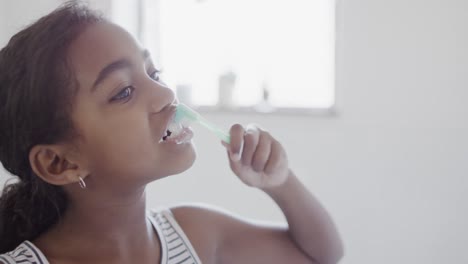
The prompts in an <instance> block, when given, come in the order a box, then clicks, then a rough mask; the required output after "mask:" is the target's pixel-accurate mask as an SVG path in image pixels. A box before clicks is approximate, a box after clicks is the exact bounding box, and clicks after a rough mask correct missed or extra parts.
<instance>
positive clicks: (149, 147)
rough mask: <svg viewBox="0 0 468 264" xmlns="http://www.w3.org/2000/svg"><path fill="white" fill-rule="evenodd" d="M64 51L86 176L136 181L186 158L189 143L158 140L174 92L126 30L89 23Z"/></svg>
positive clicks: (181, 165)
mask: <svg viewBox="0 0 468 264" xmlns="http://www.w3.org/2000/svg"><path fill="white" fill-rule="evenodd" d="M69 56H70V57H69V58H70V64H71V66H72V69H71V70H72V71H73V72H74V73H75V76H76V79H77V81H78V84H79V89H78V92H77V94H76V97H75V100H74V106H73V111H72V120H73V122H74V125H75V127H76V129H77V130H78V131H77V132H78V134H79V135H80V137H79V140H78V142H77V148H78V151H79V152H78V153H79V156H80V159H81V161H82V164H84V166H85V167H86V169H87V171H88V172H89V173H90V174H89V177H87V178H86V179H85V180H86V182H87V183H88V182H91V183H93V184H96V186H98V185H101V186H106V185H107V186H108V185H114V186H115V187H125V188H128V187H131V186H133V187H138V186H142V185H144V184H146V183H148V182H151V181H153V180H155V179H158V178H161V177H164V176H168V175H172V174H177V173H180V172H182V171H184V170H186V169H188V168H189V167H190V166H191V165H192V164H193V162H194V160H195V156H196V155H195V150H194V147H193V145H192V143H191V142H189V143H183V144H180V145H178V144H175V143H169V142H165V141H164V142H161V143H160V139H161V138H162V137H163V136H164V135H165V131H166V128H167V126H168V123H169V122H170V120H171V118H172V116H173V114H174V113H175V107H174V105H173V104H175V103H176V98H175V95H174V93H173V91H172V90H171V89H169V88H168V87H166V85H165V84H164V83H163V82H162V81H161V80H159V79H158V71H157V70H156V68H155V67H154V65H153V63H152V61H151V58H150V57H149V55H148V53H147V52H146V51H145V50H144V49H142V48H141V47H140V46H139V44H138V43H137V42H136V41H135V39H133V38H132V36H131V35H129V34H128V33H127V32H126V31H124V30H123V29H122V28H120V27H118V26H116V25H114V24H111V23H108V22H100V23H97V24H95V25H92V26H89V27H88V28H87V29H86V30H85V31H84V32H83V33H82V34H81V35H80V36H79V38H77V39H76V40H75V41H74V42H73V44H72V45H71V47H70V51H69Z"/></svg>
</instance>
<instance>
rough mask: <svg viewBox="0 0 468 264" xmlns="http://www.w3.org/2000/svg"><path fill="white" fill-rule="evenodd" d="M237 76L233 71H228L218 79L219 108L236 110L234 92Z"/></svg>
mask: <svg viewBox="0 0 468 264" xmlns="http://www.w3.org/2000/svg"><path fill="white" fill-rule="evenodd" d="M236 79H237V76H236V74H235V73H234V72H233V71H231V70H230V71H227V72H225V73H223V74H221V75H220V76H219V78H218V107H219V108H223V109H232V108H235V103H234V91H235V89H236Z"/></svg>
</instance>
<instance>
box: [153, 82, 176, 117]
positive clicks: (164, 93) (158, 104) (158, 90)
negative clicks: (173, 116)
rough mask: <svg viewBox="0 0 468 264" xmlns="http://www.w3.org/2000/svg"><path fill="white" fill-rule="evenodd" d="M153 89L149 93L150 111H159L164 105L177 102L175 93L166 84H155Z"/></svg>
mask: <svg viewBox="0 0 468 264" xmlns="http://www.w3.org/2000/svg"><path fill="white" fill-rule="evenodd" d="M156 85H157V87H154V91H153V92H152V93H151V100H150V106H151V112H153V113H158V112H161V111H162V110H163V109H164V108H165V107H167V106H168V105H171V104H175V103H177V99H176V96H175V93H174V91H173V90H172V89H170V88H169V87H167V86H163V85H159V84H156Z"/></svg>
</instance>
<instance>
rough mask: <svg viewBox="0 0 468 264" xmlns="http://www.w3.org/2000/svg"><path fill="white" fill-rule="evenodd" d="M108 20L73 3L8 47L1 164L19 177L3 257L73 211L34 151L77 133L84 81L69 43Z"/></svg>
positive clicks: (0, 117)
mask: <svg viewBox="0 0 468 264" xmlns="http://www.w3.org/2000/svg"><path fill="white" fill-rule="evenodd" d="M101 20H104V18H103V16H102V15H101V14H100V13H98V12H96V11H93V10H91V9H89V8H88V7H87V6H86V5H85V4H83V3H80V2H77V1H70V2H67V3H65V4H63V5H61V6H60V7H59V8H57V9H56V10H54V11H53V12H51V13H50V14H48V15H47V16H44V17H42V18H40V19H39V20H38V21H36V22H35V23H33V24H31V25H29V26H28V27H26V28H25V29H23V30H22V31H20V32H19V33H17V34H16V35H14V36H13V37H12V38H11V39H10V41H9V42H8V44H7V45H6V46H5V47H4V48H3V49H2V50H1V51H0V162H1V163H2V164H3V167H4V168H5V169H6V170H7V171H8V172H10V173H11V174H13V175H14V176H17V177H16V178H17V180H16V181H14V182H9V183H7V184H5V187H4V188H3V191H2V195H1V196H0V238H1V239H0V254H2V253H5V252H8V251H11V250H13V249H14V248H15V247H17V246H18V245H19V244H20V243H22V242H23V241H24V240H33V239H35V238H37V237H38V236H39V235H41V234H42V233H43V232H45V231H46V230H47V229H49V228H50V227H51V226H53V225H54V224H55V223H57V222H58V220H59V219H60V217H61V215H62V214H63V212H64V211H65V209H66V208H67V203H68V201H67V195H66V193H65V191H64V190H63V189H62V188H61V187H59V186H54V185H51V184H49V183H47V182H45V181H43V180H42V179H41V178H39V177H38V176H37V175H36V174H35V173H34V172H33V170H32V168H31V166H30V163H29V152H30V150H31V148H32V147H33V146H35V145H38V144H54V143H57V142H60V141H63V140H68V139H70V138H72V137H73V135H74V131H75V130H74V128H73V124H72V121H71V119H70V112H71V109H72V101H73V96H74V95H75V93H76V91H77V89H78V85H77V82H76V79H75V77H74V74H73V72H72V70H71V67H70V65H69V62H68V55H67V53H68V48H69V46H70V45H71V43H72V42H73V41H74V40H75V39H76V38H77V36H78V35H79V34H80V33H81V32H82V31H83V30H84V29H85V28H86V27H87V26H89V25H91V24H93V23H97V22H99V21H101Z"/></svg>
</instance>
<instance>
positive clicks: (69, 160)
mask: <svg viewBox="0 0 468 264" xmlns="http://www.w3.org/2000/svg"><path fill="white" fill-rule="evenodd" d="M76 157H77V155H75V154H74V152H72V150H71V148H70V147H67V146H65V145H36V146H34V147H33V148H32V149H31V151H30V152H29V163H30V164H31V167H32V169H33V171H34V172H35V173H36V174H37V176H39V177H40V178H42V179H43V180H44V181H46V182H48V183H50V184H53V185H65V184H70V183H76V182H79V180H80V178H79V177H81V178H83V179H84V178H85V177H86V176H87V175H88V174H89V173H88V171H87V170H86V169H85V168H84V167H83V165H82V164H80V162H79V160H78V159H77V158H76Z"/></svg>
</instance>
